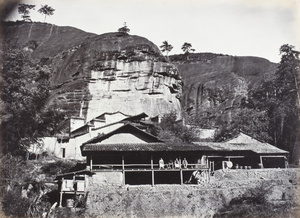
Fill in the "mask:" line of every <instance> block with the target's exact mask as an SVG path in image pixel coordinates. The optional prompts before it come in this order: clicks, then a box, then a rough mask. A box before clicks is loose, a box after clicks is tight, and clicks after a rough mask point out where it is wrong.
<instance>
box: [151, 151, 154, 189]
mask: <svg viewBox="0 0 300 218" xmlns="http://www.w3.org/2000/svg"><path fill="white" fill-rule="evenodd" d="M151 174H152V176H151V178H152V186H154V168H153V156H152V155H151Z"/></svg>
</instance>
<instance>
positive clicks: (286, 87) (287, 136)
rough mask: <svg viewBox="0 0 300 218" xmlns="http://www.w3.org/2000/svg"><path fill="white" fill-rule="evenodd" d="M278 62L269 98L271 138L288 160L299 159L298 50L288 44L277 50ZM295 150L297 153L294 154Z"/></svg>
mask: <svg viewBox="0 0 300 218" xmlns="http://www.w3.org/2000/svg"><path fill="white" fill-rule="evenodd" d="M279 52H280V54H281V61H280V63H279V66H278V69H277V72H276V74H275V79H274V82H273V86H272V87H274V90H273V92H272V95H271V97H269V98H271V99H272V102H273V110H272V114H271V116H272V120H273V128H274V141H275V143H276V145H278V146H279V147H281V148H283V149H285V150H288V151H289V152H290V153H291V157H292V162H294V161H296V160H297V161H298V160H299V157H298V155H299V153H298V152H299V141H300V138H299V134H300V133H299V131H300V124H299V120H300V119H299V118H300V97H299V96H300V90H299V85H300V84H299V75H300V69H299V67H300V60H299V54H300V52H299V51H296V50H295V47H294V46H292V45H288V44H285V45H282V46H281V47H280V49H279ZM297 153H298V154H297Z"/></svg>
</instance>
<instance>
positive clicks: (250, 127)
mask: <svg viewBox="0 0 300 218" xmlns="http://www.w3.org/2000/svg"><path fill="white" fill-rule="evenodd" d="M279 51H280V54H281V61H280V63H279V66H278V69H277V71H276V73H275V75H274V77H273V78H270V79H268V80H266V81H264V82H263V83H262V85H261V86H260V87H259V88H258V89H257V90H255V91H253V92H250V93H249V98H248V99H247V100H246V101H245V102H244V103H243V104H242V105H241V108H239V109H238V111H237V112H236V113H235V115H234V117H233V118H232V121H231V122H229V123H224V124H223V125H221V127H220V128H219V130H218V131H217V133H216V136H215V140H216V141H222V140H224V139H227V138H230V137H232V136H233V135H235V134H236V133H237V132H239V130H243V131H245V132H247V133H249V134H251V135H253V136H254V137H256V138H258V139H262V140H264V141H267V142H270V143H271V144H273V145H275V146H276V147H279V148H281V149H284V150H286V151H289V152H290V162H292V163H298V161H299V150H300V149H299V142H300V138H299V134H300V124H299V117H300V105H299V104H300V97H299V96H300V90H299V85H300V84H299V76H300V70H299V67H300V60H299V54H300V53H299V52H298V51H296V50H295V48H294V46H292V45H288V44H285V45H282V46H281V47H280V49H279Z"/></svg>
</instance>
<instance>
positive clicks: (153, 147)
mask: <svg viewBox="0 0 300 218" xmlns="http://www.w3.org/2000/svg"><path fill="white" fill-rule="evenodd" d="M81 150H82V154H83V155H84V154H85V153H86V152H97V151H252V152H254V153H257V154H287V153H288V152H287V151H284V150H282V149H279V148H276V147H274V146H272V145H270V144H267V143H264V144H262V143H258V144H243V143H239V144H233V143H232V144H231V143H222V142H197V143H195V144H182V143H175V144H174V143H163V142H155V143H136V144H134V143H116V144H101V143H87V144H84V145H82V146H81Z"/></svg>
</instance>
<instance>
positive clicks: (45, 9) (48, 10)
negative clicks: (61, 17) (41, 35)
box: [38, 5, 55, 22]
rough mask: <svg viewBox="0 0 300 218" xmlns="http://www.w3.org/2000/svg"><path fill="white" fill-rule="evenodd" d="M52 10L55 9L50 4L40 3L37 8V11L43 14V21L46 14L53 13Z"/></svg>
mask: <svg viewBox="0 0 300 218" xmlns="http://www.w3.org/2000/svg"><path fill="white" fill-rule="evenodd" d="M54 11H55V9H53V8H52V7H51V6H48V5H42V6H41V8H40V9H39V10H38V12H39V13H41V14H44V15H45V20H44V22H45V21H46V17H47V16H51V15H53V12H54Z"/></svg>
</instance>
